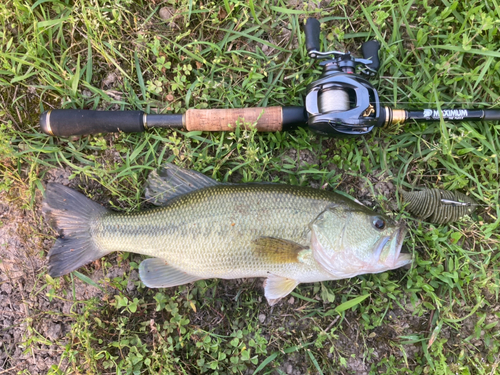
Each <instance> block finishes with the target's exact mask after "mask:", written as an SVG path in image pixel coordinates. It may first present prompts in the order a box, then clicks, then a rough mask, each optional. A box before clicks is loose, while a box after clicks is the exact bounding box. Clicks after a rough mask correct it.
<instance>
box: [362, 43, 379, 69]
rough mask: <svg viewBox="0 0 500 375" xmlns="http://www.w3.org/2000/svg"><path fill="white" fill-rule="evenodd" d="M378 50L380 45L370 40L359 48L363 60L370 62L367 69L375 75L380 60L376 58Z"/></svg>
mask: <svg viewBox="0 0 500 375" xmlns="http://www.w3.org/2000/svg"><path fill="white" fill-rule="evenodd" d="M379 49H380V43H379V42H377V41H376V40H370V41H368V42H365V43H363V45H362V46H361V52H362V53H363V58H364V59H367V60H371V61H372V63H371V64H370V65H367V67H368V68H369V69H371V70H373V71H374V72H375V73H376V72H378V69H379V68H380V60H379V58H378V51H379Z"/></svg>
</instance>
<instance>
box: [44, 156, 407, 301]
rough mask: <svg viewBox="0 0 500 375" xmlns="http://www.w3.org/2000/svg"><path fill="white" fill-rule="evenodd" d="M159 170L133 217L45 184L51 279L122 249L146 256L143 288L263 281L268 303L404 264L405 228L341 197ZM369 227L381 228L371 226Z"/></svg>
mask: <svg viewBox="0 0 500 375" xmlns="http://www.w3.org/2000/svg"><path fill="white" fill-rule="evenodd" d="M162 173H163V176H162V175H158V174H153V175H152V176H151V178H150V183H149V185H148V194H149V196H150V197H151V198H152V199H153V200H156V203H157V204H160V205H161V207H158V208H154V209H150V210H145V211H139V212H134V213H117V212H112V211H109V210H107V209H105V208H103V207H102V206H100V205H98V204H97V203H95V202H92V201H90V200H89V199H88V198H86V197H84V196H83V195H81V194H80V193H77V192H75V191H73V190H71V189H69V188H66V187H64V186H62V185H55V184H48V185H47V189H46V196H45V200H44V204H43V210H44V213H45V216H46V218H47V219H48V221H49V222H50V223H51V224H52V225H53V226H54V227H55V228H56V229H57V230H58V231H59V233H60V238H59V239H58V240H57V241H56V244H55V245H54V247H53V249H52V250H51V251H50V253H49V273H50V274H51V275H52V276H60V275H63V274H66V273H68V272H71V271H72V270H74V269H76V268H78V267H81V266H82V265H84V264H86V263H88V262H91V261H93V260H95V259H98V258H100V257H102V256H104V255H106V254H108V253H110V252H113V251H128V252H133V253H140V254H144V255H147V256H150V257H153V258H150V259H146V260H145V261H143V262H142V263H141V265H140V268H139V272H140V277H141V280H142V281H143V282H144V284H145V285H147V286H149V287H171V286H175V285H182V284H185V283H188V282H193V281H196V280H200V279H208V278H222V279H234V278H243V277H266V278H267V281H266V283H265V294H266V297H267V298H268V301H269V303H270V304H274V303H276V302H277V301H278V300H279V299H280V298H282V297H284V296H286V295H287V294H288V293H290V292H291V291H292V290H293V289H294V288H295V286H297V285H298V284H299V283H305V282H316V281H322V280H335V279H340V278H345V277H352V276H355V275H357V274H361V273H370V272H382V271H385V270H387V269H392V268H397V267H400V266H401V265H404V264H407V263H409V262H410V260H411V259H410V258H409V256H408V255H407V254H401V255H400V249H401V243H402V240H403V238H404V229H402V228H401V227H399V226H395V225H394V224H392V223H391V222H390V220H389V219H387V218H385V217H384V216H382V215H378V214H376V213H374V212H373V211H371V210H369V209H367V208H366V207H364V206H362V205H360V204H357V203H355V202H354V201H351V200H349V199H347V198H345V197H343V196H342V195H339V194H336V193H333V192H328V191H325V190H318V189H312V188H306V187H298V186H291V185H282V184H219V183H217V182H215V181H214V180H212V179H209V178H208V177H206V176H203V175H201V174H198V173H196V172H193V171H185V170H183V169H180V168H177V167H175V166H173V165H168V166H167V168H166V169H164V171H163V172H162ZM377 220H378V221H379V222H380V223H382V222H383V224H384V225H383V228H382V229H380V228H376V227H375V226H374V222H375V221H377ZM331 221H333V222H335V223H336V224H335V223H334V224H332V223H331ZM380 223H379V224H380ZM381 225H382V224H380V225H379V226H381ZM325 226H326V227H325ZM365 226H366V227H369V228H365V229H364V230H362V228H364V227H365ZM352 229H354V231H353V232H352V233H350V232H351V231H352ZM325 231H326V232H328V233H326V232H325ZM356 232H357V234H356ZM346 234H350V235H352V236H354V237H360V238H359V239H357V240H356V239H355V238H352V239H348V238H347V237H345V236H346ZM343 236H344V237H345V238H344V239H343V240H342V241H340V242H339V238H342V237H343ZM361 237H363V238H361ZM356 241H357V242H358V243H359V246H358V245H356ZM351 243H352V244H354V246H352V245H351ZM346 245H348V246H346ZM356 254H358V255H356ZM374 254H375V257H374ZM382 258H383V262H381V259H382ZM349 259H351V261H350V260H349ZM332 260H333V263H335V264H329V263H331V262H332ZM346 264H347V266H346ZM339 266H340V267H339Z"/></svg>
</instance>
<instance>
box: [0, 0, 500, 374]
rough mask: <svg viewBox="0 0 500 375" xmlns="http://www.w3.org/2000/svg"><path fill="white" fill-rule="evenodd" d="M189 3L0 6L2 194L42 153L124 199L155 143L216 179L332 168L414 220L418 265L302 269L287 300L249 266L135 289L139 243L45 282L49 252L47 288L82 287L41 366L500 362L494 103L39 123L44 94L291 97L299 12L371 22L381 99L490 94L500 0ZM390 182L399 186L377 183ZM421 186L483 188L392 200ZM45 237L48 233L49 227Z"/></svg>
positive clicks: (194, 103)
mask: <svg viewBox="0 0 500 375" xmlns="http://www.w3.org/2000/svg"><path fill="white" fill-rule="evenodd" d="M202 3H203V6H201V5H200V4H201V3H200V2H193V1H179V2H174V1H169V2H168V4H167V3H161V4H160V2H154V1H126V0H121V1H113V2H105V1H101V0H96V1H90V0H80V1H77V2H74V4H71V2H68V4H67V3H66V2H64V1H50V0H49V1H36V2H35V1H32V0H27V1H24V2H21V1H18V0H7V1H6V2H4V3H2V4H1V5H0V22H1V28H0V43H1V48H0V92H1V100H0V119H1V125H0V126H1V129H0V140H1V141H0V160H1V162H0V167H1V171H2V174H3V179H2V181H1V189H2V191H4V192H5V194H6V195H7V197H8V198H9V200H10V202H11V204H13V205H16V206H17V207H22V208H24V209H27V210H30V211H31V212H33V215H35V213H37V212H39V211H38V210H39V199H38V198H39V197H40V194H41V190H42V186H43V185H42V182H43V181H44V180H45V179H46V178H47V176H48V175H47V173H48V171H49V170H51V169H53V168H66V169H67V170H68V171H69V172H70V179H76V181H78V185H79V186H80V188H81V189H82V190H83V191H84V192H86V194H87V195H88V196H90V197H92V198H94V199H96V200H98V201H101V202H103V203H105V204H108V205H110V206H112V207H115V208H116V209H118V210H136V209H139V208H141V207H143V206H144V203H143V198H142V197H143V184H144V181H145V179H146V177H147V174H148V173H149V172H150V171H151V170H153V169H155V168H157V167H158V166H160V165H162V164H163V163H165V162H175V163H176V164H179V165H182V166H185V167H188V168H192V169H195V170H198V171H201V172H203V173H205V174H206V175H209V176H212V177H214V178H216V179H218V180H220V181H232V182H250V181H274V182H282V183H290V184H297V185H305V186H314V187H321V186H323V185H324V184H328V185H329V187H328V189H337V190H339V191H342V192H345V193H347V194H350V195H352V196H354V197H356V198H358V199H360V200H363V201H371V202H373V203H374V206H375V208H376V209H378V210H383V211H386V212H391V211H392V212H394V215H395V216H396V217H398V218H403V219H405V220H406V221H407V223H408V226H409V234H408V236H407V239H406V242H405V246H406V247H407V248H408V250H409V251H411V252H412V253H413V254H414V257H415V261H414V264H413V266H412V268H411V269H410V270H398V271H394V272H389V273H384V274H379V275H367V276H361V277H357V278H354V279H350V280H341V281H336V282H324V283H317V284H306V285H301V286H300V287H299V288H298V289H296V290H295V291H294V293H293V294H292V297H293V300H294V302H293V304H291V303H288V299H287V300H286V301H284V302H283V303H281V304H279V305H278V306H276V307H274V308H273V309H270V308H269V307H268V306H267V304H266V302H265V300H264V299H263V291H262V288H261V286H260V283H259V281H255V280H247V281H244V282H233V281H221V280H206V281H199V282H197V283H195V284H194V285H188V286H182V287H179V288H173V289H166V290H149V289H147V288H144V286H143V285H142V284H141V283H140V282H139V281H136V282H135V284H136V285H137V288H138V289H136V290H134V291H132V292H131V291H129V290H128V289H127V288H126V287H127V283H128V276H129V275H130V274H131V273H133V272H135V271H134V270H135V269H137V263H138V258H135V257H131V256H129V255H128V254H119V255H117V256H110V257H108V258H107V259H105V260H103V261H102V262H101V263H100V267H101V269H99V270H94V266H89V267H86V268H84V269H82V270H80V272H81V273H75V274H74V276H70V277H64V278H62V279H57V280H52V279H51V278H50V277H49V276H47V275H46V270H45V269H41V270H40V274H39V275H38V277H39V283H40V285H39V288H42V289H43V292H42V293H47V295H48V296H49V298H50V299H52V300H62V299H64V300H68V301H72V303H74V308H73V309H72V310H71V312H70V313H66V314H63V315H65V318H68V319H70V320H71V321H72V322H73V325H72V329H71V332H70V333H69V334H68V335H67V337H66V338H65V339H64V340H60V341H58V342H57V343H56V344H57V345H59V346H60V348H61V350H62V353H63V354H62V357H63V361H65V362H64V363H67V366H66V365H63V362H61V364H60V365H53V366H52V368H51V369H50V371H49V373H51V374H60V373H113V374H114V373H116V374H139V373H140V374H144V373H146V374H156V373H175V374H182V373H184V374H195V373H218V374H232V373H245V371H247V369H250V370H251V371H250V373H252V371H253V373H258V374H271V373H278V374H283V373H286V371H287V369H286V365H287V364H288V363H293V365H292V366H293V368H294V369H296V370H298V371H299V372H301V373H306V372H307V373H314V374H316V373H318V374H319V373H323V374H330V373H348V372H349V371H355V370H354V367H353V362H355V361H358V362H359V361H361V363H364V366H365V369H367V370H369V371H370V372H372V373H374V374H376V373H384V374H396V373H398V374H400V373H420V374H422V373H429V374H431V373H433V374H451V373H453V374H495V373H500V367H499V364H500V356H499V354H498V353H499V351H500V334H499V330H498V329H499V326H498V321H499V319H500V312H499V309H500V302H499V292H500V275H499V272H500V271H499V270H500V252H499V244H500V235H499V224H500V215H499V214H500V206H499V200H500V197H499V191H500V187H499V179H500V175H499V163H498V158H499V153H500V125H499V124H498V123H469V122H463V123H458V124H451V123H447V122H441V123H435V124H413V123H411V124H408V125H405V126H404V127H402V126H397V127H392V128H390V129H382V130H377V131H375V132H374V133H373V134H371V135H369V136H366V137H364V138H357V139H329V138H323V137H319V136H316V135H314V134H312V133H310V132H309V131H307V130H305V129H301V130H298V131H295V132H291V133H277V134H256V133H254V132H246V131H239V130H238V131H236V132H233V133H225V134H207V133H200V132H191V133H184V132H175V131H169V130H153V131H151V132H149V133H143V134H112V135H96V136H86V137H80V138H70V139H57V138H50V137H47V136H45V135H43V134H40V132H39V128H38V116H39V115H40V113H41V112H42V111H43V110H47V109H50V108H60V107H64V108H98V109H110V110H118V109H142V110H145V111H147V112H155V111H169V112H172V113H173V112H175V113H182V112H183V111H184V110H185V109H186V108H188V107H190V108H226V107H235V108H238V107H245V106H271V105H302V104H303V98H304V96H305V93H306V87H307V85H308V84H309V83H311V82H312V81H314V80H315V79H316V78H317V77H318V74H319V72H320V70H319V69H318V67H317V65H315V64H311V61H310V60H309V59H308V58H307V55H306V51H305V47H304V35H303V33H302V32H301V25H302V23H303V21H304V18H305V17H307V16H314V17H317V18H319V19H320V20H321V21H322V23H323V24H322V39H321V41H322V45H323V48H324V49H326V48H328V49H338V50H350V51H351V52H353V53H355V52H357V49H358V47H359V46H360V44H361V43H362V42H364V41H366V40H368V39H371V38H376V39H377V40H379V41H380V42H381V44H382V48H381V61H382V67H381V70H380V74H379V75H378V76H377V77H376V78H374V79H373V80H372V82H373V83H374V85H375V86H376V87H377V89H378V90H379V94H380V97H381V101H383V102H384V103H387V104H386V105H389V106H395V107H398V108H438V107H447V106H454V107H463V108H466V107H470V106H475V107H478V108H490V107H491V108H497V107H498V106H497V105H496V103H498V101H499V93H500V75H499V73H498V72H499V68H500V35H499V27H500V21H498V19H499V18H500V10H499V9H500V8H499V7H498V1H496V0H491V1H452V0H443V1H441V2H431V1H423V0H417V1H412V2H410V1H405V0H399V1H386V0H383V1H373V2H370V1H354V2H348V1H343V0H334V1H331V2H330V4H328V6H325V7H323V8H319V7H318V6H317V2H310V3H309V4H310V5H307V4H306V3H302V2H296V4H295V5H293V6H292V5H291V4H292V3H293V2H284V1H279V2H277V3H275V4H274V5H269V4H268V2H264V1H255V0H254V1H249V2H244V1H236V0H225V1H221V2H217V3H215V2H202ZM322 3H324V2H322ZM164 5H169V6H172V7H174V12H175V18H174V19H173V20H171V21H172V22H170V21H164V20H162V19H160V18H159V16H158V11H159V9H160V7H161V6H164ZM358 56H359V54H358ZM113 73H114V74H115V77H114V78H113V77H111V74H113ZM103 82H108V83H109V85H105V84H104V83H103ZM388 183H390V184H392V185H393V186H394V187H395V188H394V189H392V190H390V193H389V194H388V193H387V192H385V190H384V189H383V187H384V186H388V185H387V184H388ZM415 187H438V188H444V189H450V190H454V189H459V190H461V191H464V192H466V193H468V194H470V195H471V196H472V197H473V198H474V199H476V200H477V201H478V202H479V203H480V204H481V207H479V209H478V211H477V213H476V214H475V215H473V216H472V217H467V218H464V219H463V220H462V221H461V222H458V223H452V224H449V225H443V226H435V225H432V224H428V223H423V222H419V221H418V220H415V219H413V218H411V217H410V216H409V214H407V213H406V212H405V211H404V210H403V208H402V207H401V205H400V204H398V203H397V198H398V195H397V191H396V188H404V189H407V190H410V189H413V188H415ZM37 217H38V216H37ZM39 220H40V219H39ZM38 225H39V228H44V226H43V224H42V223H41V222H38ZM36 235H37V236H39V237H40V238H43V239H45V238H50V237H49V235H48V234H47V231H46V229H43V230H42V229H40V233H38V234H36ZM48 246H50V244H49V245H47V244H45V245H44V248H43V249H42V248H40V249H39V252H40V254H41V256H44V254H43V251H42V250H47V247H48ZM117 263H118V264H120V265H121V266H122V267H123V268H124V269H125V270H126V271H125V274H123V275H120V276H116V277H113V278H111V279H105V278H102V277H100V278H98V280H99V281H97V285H98V286H100V287H101V288H102V289H103V291H104V292H103V293H104V294H103V298H99V299H90V300H88V301H80V300H78V299H77V298H76V293H75V288H76V287H77V286H76V285H79V284H78V282H80V283H81V282H82V281H83V282H86V283H90V284H92V283H94V284H95V282H94V281H92V279H90V278H89V277H88V275H91V274H92V272H98V273H99V275H105V274H106V273H107V271H108V270H110V269H112V268H113V265H114V264H117ZM75 276H76V277H75ZM77 278H78V279H79V280H80V281H78V280H76V279H77ZM72 288H73V289H72ZM67 290H73V292H70V293H67V294H65V291H67ZM33 297H35V296H34V295H33ZM59 313H61V314H62V312H59ZM261 315H264V316H265V320H264V321H261V319H260V318H262V316H261ZM40 316H42V317H43V316H44V315H43V314H42V315H40ZM398 316H399V317H400V318H398ZM40 319H41V318H40ZM31 323H33V322H30V324H31ZM33 324H34V323H33ZM35 325H36V324H35ZM31 326H34V325H31ZM44 340H47V339H46V338H43V337H41V336H40V334H38V333H37V332H36V330H35V329H31V330H30V331H29V332H28V333H27V335H26V340H25V342H24V346H25V348H26V350H28V351H30V350H31V351H32V352H37V351H38V350H39V345H46V342H45V341H44Z"/></svg>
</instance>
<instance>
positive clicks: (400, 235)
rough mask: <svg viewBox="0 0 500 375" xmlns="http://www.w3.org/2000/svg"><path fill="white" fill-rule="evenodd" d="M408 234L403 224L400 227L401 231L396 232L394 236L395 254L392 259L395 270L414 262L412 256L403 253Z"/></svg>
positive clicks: (392, 244)
mask: <svg viewBox="0 0 500 375" xmlns="http://www.w3.org/2000/svg"><path fill="white" fill-rule="evenodd" d="M406 232H407V229H406V225H405V224H404V223H403V224H401V226H400V227H399V230H397V231H395V232H394V234H393V239H392V241H391V247H392V246H394V253H393V254H394V258H393V259H392V261H393V268H399V267H402V266H405V265H407V264H409V263H411V261H412V256H411V254H408V253H401V249H402V247H403V242H404V239H405V236H406ZM391 250H392V249H391ZM391 253H392V252H391Z"/></svg>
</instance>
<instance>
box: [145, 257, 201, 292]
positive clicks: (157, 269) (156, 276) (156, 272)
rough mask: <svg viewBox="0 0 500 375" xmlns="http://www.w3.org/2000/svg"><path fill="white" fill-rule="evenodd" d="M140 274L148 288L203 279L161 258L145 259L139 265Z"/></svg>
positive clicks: (164, 286) (165, 286)
mask: <svg viewBox="0 0 500 375" xmlns="http://www.w3.org/2000/svg"><path fill="white" fill-rule="evenodd" d="M139 276H140V277H141V281H142V282H143V283H144V285H146V286H147V287H148V288H169V287H171V286H177V285H183V284H187V283H192V282H193V281H196V280H201V279H200V278H199V277H197V276H193V275H190V274H188V273H185V272H182V271H180V270H178V269H177V268H174V267H172V266H169V265H168V264H167V263H166V261H164V260H163V259H159V258H149V259H146V260H143V261H142V262H141V264H140V265H139Z"/></svg>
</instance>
